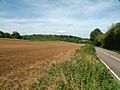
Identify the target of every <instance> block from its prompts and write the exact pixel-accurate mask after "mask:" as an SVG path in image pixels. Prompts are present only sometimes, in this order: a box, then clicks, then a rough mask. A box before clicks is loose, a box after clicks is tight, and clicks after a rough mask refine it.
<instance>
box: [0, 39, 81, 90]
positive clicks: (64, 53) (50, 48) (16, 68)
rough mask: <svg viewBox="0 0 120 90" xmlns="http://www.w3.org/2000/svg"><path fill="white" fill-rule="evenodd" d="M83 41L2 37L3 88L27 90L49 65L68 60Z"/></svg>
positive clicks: (0, 66) (0, 83)
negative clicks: (33, 40) (78, 42)
mask: <svg viewBox="0 0 120 90" xmlns="http://www.w3.org/2000/svg"><path fill="white" fill-rule="evenodd" d="M80 46H82V45H80V44H76V43H68V42H56V41H41V42H37V41H35V42H31V41H27V40H26V41H25V40H16V39H0V89H2V90H4V89H20V88H22V89H28V87H29V86H30V85H32V84H33V83H35V82H37V81H38V80H39V79H40V78H43V77H44V76H45V75H46V74H45V72H46V71H47V69H49V65H51V64H53V63H58V62H62V61H63V60H68V59H69V57H70V54H71V52H74V50H75V49H77V48H79V47H80Z"/></svg>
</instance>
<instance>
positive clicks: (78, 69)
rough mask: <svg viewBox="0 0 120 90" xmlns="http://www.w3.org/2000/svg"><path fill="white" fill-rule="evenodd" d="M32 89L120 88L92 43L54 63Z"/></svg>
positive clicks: (113, 89) (102, 89)
mask: <svg viewBox="0 0 120 90" xmlns="http://www.w3.org/2000/svg"><path fill="white" fill-rule="evenodd" d="M31 89H32V90H118V89H120V86H119V85H118V83H117V82H116V81H114V79H113V77H112V76H111V74H109V71H108V70H107V69H106V67H105V66H104V65H103V64H102V63H101V62H100V60H99V59H98V58H97V57H96V55H95V48H94V47H93V46H92V45H85V46H83V47H82V48H81V49H77V50H76V52H75V54H74V56H72V57H71V60H69V61H65V62H63V63H58V64H53V65H52V66H51V68H50V69H49V70H48V75H47V77H45V79H43V78H42V79H41V80H40V81H39V83H38V84H34V85H33V86H32V87H31Z"/></svg>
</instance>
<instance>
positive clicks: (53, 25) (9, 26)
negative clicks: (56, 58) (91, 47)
mask: <svg viewBox="0 0 120 90" xmlns="http://www.w3.org/2000/svg"><path fill="white" fill-rule="evenodd" d="M117 22H120V0H0V31H4V32H9V33H12V32H13V31H18V32H19V33H20V34H22V35H26V34H58V35H59V34H63V35H74V36H79V37H83V38H89V35H90V32H91V31H92V30H94V29H95V28H100V29H101V31H102V32H106V31H107V30H108V28H109V27H110V26H111V25H112V24H113V23H117Z"/></svg>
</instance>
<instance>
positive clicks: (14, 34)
mask: <svg viewBox="0 0 120 90" xmlns="http://www.w3.org/2000/svg"><path fill="white" fill-rule="evenodd" d="M12 37H13V38H17V39H21V36H20V34H19V33H18V32H16V31H14V32H13V33H12Z"/></svg>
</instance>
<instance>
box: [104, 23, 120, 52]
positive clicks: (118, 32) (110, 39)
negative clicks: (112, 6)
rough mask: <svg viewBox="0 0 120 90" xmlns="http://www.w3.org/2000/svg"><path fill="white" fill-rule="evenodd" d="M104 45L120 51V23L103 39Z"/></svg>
mask: <svg viewBox="0 0 120 90" xmlns="http://www.w3.org/2000/svg"><path fill="white" fill-rule="evenodd" d="M102 46H103V47H105V48H107V49H114V50H119V51H120V23H117V24H115V25H113V26H112V27H111V28H110V29H109V30H108V31H107V32H106V33H105V36H104V39H103V45H102Z"/></svg>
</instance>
